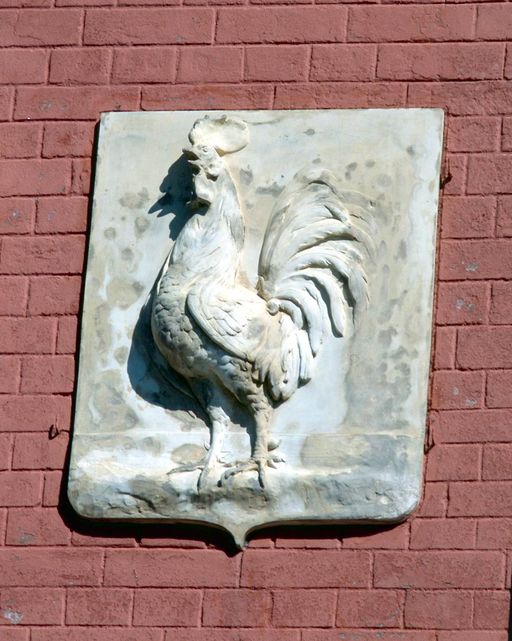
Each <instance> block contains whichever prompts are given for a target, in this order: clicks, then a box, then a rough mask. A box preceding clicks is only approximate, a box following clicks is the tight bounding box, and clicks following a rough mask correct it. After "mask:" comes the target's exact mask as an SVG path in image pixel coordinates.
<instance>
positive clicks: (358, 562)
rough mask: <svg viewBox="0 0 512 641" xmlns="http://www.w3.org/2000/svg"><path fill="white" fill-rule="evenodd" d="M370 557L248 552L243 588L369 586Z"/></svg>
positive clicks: (325, 552)
mask: <svg viewBox="0 0 512 641" xmlns="http://www.w3.org/2000/svg"><path fill="white" fill-rule="evenodd" d="M369 581H370V555H369V553H367V552H362V551H354V552H352V551H350V550H343V551H342V550H339V551H335V550H322V551H318V550H306V551H300V552H299V551H295V550H290V551H288V550H248V551H247V552H246V553H245V555H244V558H243V562H242V585H243V586H244V587H251V588H261V587H276V588H320V587H326V588H328V587H340V586H341V587H353V588H364V587H367V586H368V584H369Z"/></svg>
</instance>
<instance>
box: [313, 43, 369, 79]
mask: <svg viewBox="0 0 512 641" xmlns="http://www.w3.org/2000/svg"><path fill="white" fill-rule="evenodd" d="M376 63H377V47H376V46H374V45H358V44H350V45H347V44H341V45H316V46H314V47H313V55H312V58H311V73H310V78H311V80H320V81H325V80H354V81H359V82H361V81H364V80H372V79H373V78H375V66H376Z"/></svg>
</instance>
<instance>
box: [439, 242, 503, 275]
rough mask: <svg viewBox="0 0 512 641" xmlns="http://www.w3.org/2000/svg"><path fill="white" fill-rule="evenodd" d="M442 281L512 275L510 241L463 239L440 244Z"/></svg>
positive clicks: (440, 273)
mask: <svg viewBox="0 0 512 641" xmlns="http://www.w3.org/2000/svg"><path fill="white" fill-rule="evenodd" d="M439 276H440V278H441V279H442V280H466V279H468V280H469V279H472V280H474V279H487V278H512V242H511V241H509V240H467V241H451V240H446V241H444V242H442V243H441V256H440V264H439Z"/></svg>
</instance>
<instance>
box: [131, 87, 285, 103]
mask: <svg viewBox="0 0 512 641" xmlns="http://www.w3.org/2000/svg"><path fill="white" fill-rule="evenodd" d="M273 96H274V90H273V88H272V86H271V85H241V86H238V85H175V86H169V85H163V86H162V85H155V86H153V87H143V89H142V108H143V109H269V108H270V107H271V106H272V100H273Z"/></svg>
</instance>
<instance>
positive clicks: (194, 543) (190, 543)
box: [140, 536, 207, 549]
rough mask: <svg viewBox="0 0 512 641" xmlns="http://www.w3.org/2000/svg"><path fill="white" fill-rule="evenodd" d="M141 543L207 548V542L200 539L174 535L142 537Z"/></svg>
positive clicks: (172, 546) (156, 546)
mask: <svg viewBox="0 0 512 641" xmlns="http://www.w3.org/2000/svg"><path fill="white" fill-rule="evenodd" d="M140 545H141V546H143V547H148V548H179V549H183V548H188V549H199V548H205V547H207V546H206V543H205V542H204V541H201V540H199V539H193V538H190V539H189V538H179V537H174V536H167V537H165V538H159V537H155V538H153V537H151V538H150V537H147V538H142V539H140Z"/></svg>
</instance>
